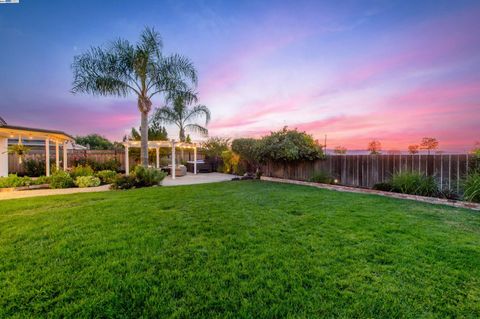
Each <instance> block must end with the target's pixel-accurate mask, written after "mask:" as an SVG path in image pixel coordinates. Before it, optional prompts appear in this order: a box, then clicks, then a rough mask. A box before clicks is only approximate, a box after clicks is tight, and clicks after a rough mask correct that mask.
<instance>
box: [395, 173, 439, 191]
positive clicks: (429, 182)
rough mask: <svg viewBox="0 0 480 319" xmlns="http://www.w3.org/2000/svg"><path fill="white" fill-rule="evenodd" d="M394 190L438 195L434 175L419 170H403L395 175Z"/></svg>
mask: <svg viewBox="0 0 480 319" xmlns="http://www.w3.org/2000/svg"><path fill="white" fill-rule="evenodd" d="M392 191H394V192H398V193H403V194H412V195H420V196H436V195H437V194H438V186H437V183H436V181H435V179H434V178H433V176H426V175H424V174H420V173H417V172H414V173H411V172H403V173H397V174H395V175H393V177H392Z"/></svg>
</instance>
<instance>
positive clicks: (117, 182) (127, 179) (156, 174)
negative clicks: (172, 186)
mask: <svg viewBox="0 0 480 319" xmlns="http://www.w3.org/2000/svg"><path fill="white" fill-rule="evenodd" d="M165 176H167V174H166V173H165V172H162V171H159V170H157V169H154V168H145V167H143V166H136V167H135V170H134V171H133V172H132V173H131V174H130V175H129V176H126V175H117V176H116V177H115V179H114V181H113V183H112V185H111V188H112V189H130V188H140V187H149V186H157V185H160V183H161V181H162V180H163V179H164V178H165Z"/></svg>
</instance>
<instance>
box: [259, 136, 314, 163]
mask: <svg viewBox="0 0 480 319" xmlns="http://www.w3.org/2000/svg"><path fill="white" fill-rule="evenodd" d="M256 154H257V155H256V156H257V157H258V160H259V161H260V162H263V163H266V162H269V161H273V162H276V161H281V162H293V161H303V160H315V159H319V158H322V157H323V152H322V148H321V146H319V145H318V144H317V143H316V142H315V140H314V139H313V137H312V136H311V135H309V134H307V133H305V132H299V131H297V130H288V129H287V127H284V128H283V130H280V131H278V132H272V133H270V135H268V136H264V137H263V138H262V139H260V140H259V141H258V144H257V150H256Z"/></svg>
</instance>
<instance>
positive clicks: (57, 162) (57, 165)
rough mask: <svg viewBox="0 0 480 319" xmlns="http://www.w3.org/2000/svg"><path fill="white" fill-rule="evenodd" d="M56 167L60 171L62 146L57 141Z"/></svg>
mask: <svg viewBox="0 0 480 319" xmlns="http://www.w3.org/2000/svg"><path fill="white" fill-rule="evenodd" d="M55 166H56V167H57V171H58V170H59V169H60V144H59V143H58V141H55Z"/></svg>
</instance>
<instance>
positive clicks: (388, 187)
mask: <svg viewBox="0 0 480 319" xmlns="http://www.w3.org/2000/svg"><path fill="white" fill-rule="evenodd" d="M372 189H375V190H377V191H384V192H391V191H392V189H393V187H392V184H390V183H377V184H375V185H373V187H372Z"/></svg>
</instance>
